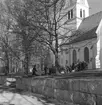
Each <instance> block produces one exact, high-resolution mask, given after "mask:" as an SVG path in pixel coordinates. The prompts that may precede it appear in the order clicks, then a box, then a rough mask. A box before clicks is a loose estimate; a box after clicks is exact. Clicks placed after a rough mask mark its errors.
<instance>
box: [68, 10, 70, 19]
mask: <svg viewBox="0 0 102 105" xmlns="http://www.w3.org/2000/svg"><path fill="white" fill-rule="evenodd" d="M68 19H70V11H68Z"/></svg>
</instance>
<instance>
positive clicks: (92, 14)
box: [83, 11, 102, 20]
mask: <svg viewBox="0 0 102 105" xmlns="http://www.w3.org/2000/svg"><path fill="white" fill-rule="evenodd" d="M99 13H102V11H100V12H97V13H94V14H92V15H90V16H88V17H86V18H84V19H83V20H86V19H87V18H91V17H92V16H95V15H96V14H99Z"/></svg>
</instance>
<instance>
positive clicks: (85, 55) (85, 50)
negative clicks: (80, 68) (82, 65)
mask: <svg viewBox="0 0 102 105" xmlns="http://www.w3.org/2000/svg"><path fill="white" fill-rule="evenodd" d="M84 61H85V62H88V63H89V49H88V48H87V47H85V48H84Z"/></svg>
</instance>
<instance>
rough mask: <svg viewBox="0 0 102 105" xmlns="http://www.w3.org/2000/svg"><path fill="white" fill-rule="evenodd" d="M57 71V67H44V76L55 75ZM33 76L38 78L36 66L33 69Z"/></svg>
mask: <svg viewBox="0 0 102 105" xmlns="http://www.w3.org/2000/svg"><path fill="white" fill-rule="evenodd" d="M55 72H56V71H55V67H54V66H52V67H47V66H45V67H44V73H43V74H42V75H51V74H54V73H55ZM32 75H34V76H37V75H38V74H37V69H36V65H34V66H33V69H32Z"/></svg>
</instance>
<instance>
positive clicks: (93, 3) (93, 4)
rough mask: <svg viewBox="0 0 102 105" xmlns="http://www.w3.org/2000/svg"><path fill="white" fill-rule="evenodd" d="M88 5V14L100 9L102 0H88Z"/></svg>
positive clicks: (101, 8) (101, 9)
mask: <svg viewBox="0 0 102 105" xmlns="http://www.w3.org/2000/svg"><path fill="white" fill-rule="evenodd" d="M88 3H89V6H90V14H94V13H96V12H99V11H102V0H88Z"/></svg>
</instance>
